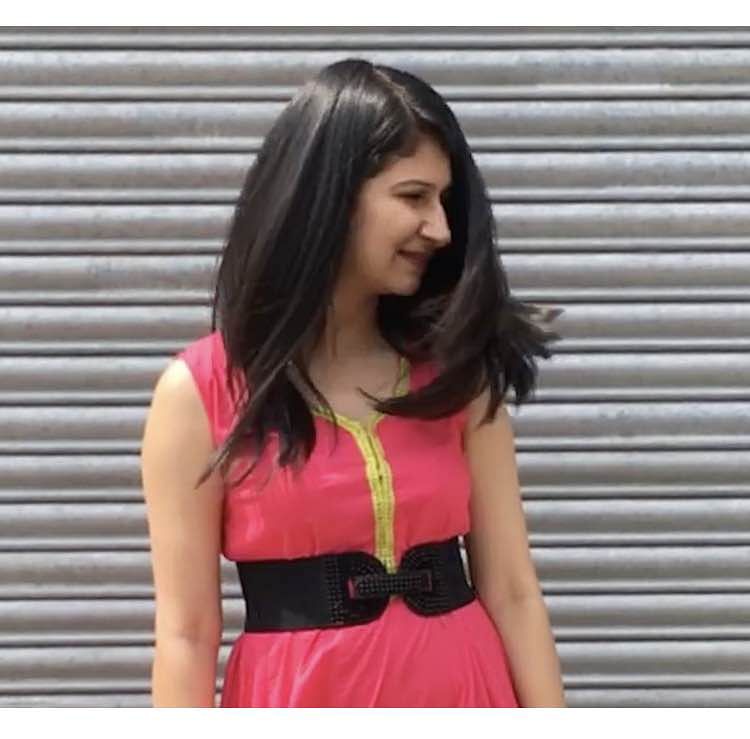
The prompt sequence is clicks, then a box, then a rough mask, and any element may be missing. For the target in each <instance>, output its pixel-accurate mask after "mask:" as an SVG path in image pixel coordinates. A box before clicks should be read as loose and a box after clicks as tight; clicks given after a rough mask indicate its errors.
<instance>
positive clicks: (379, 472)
mask: <svg viewBox="0 0 750 739" xmlns="http://www.w3.org/2000/svg"><path fill="white" fill-rule="evenodd" d="M494 240H495V230H494V222H493V218H492V212H491V206H490V202H489V199H488V196H487V192H486V187H485V185H484V183H483V180H482V178H481V175H480V173H479V171H478V169H477V167H476V165H475V163H474V160H473V158H472V155H471V152H470V150H469V147H468V145H467V143H466V140H465V138H464V135H463V133H462V131H461V128H460V126H459V124H458V122H457V121H456V119H455V117H454V115H453V114H452V112H451V111H450V109H449V108H448V106H447V105H446V103H445V102H444V100H443V99H442V98H441V97H440V96H439V95H438V94H437V93H436V92H435V91H434V90H433V89H432V88H431V87H430V86H429V85H427V84H426V83H425V82H424V81H422V80H420V79H418V78H416V77H414V76H412V75H410V74H407V73H405V72H402V71H398V70H395V69H392V68H389V67H385V66H379V65H373V64H371V63H369V62H368V61H365V60H361V59H346V60H343V61H340V62H337V63H335V64H332V65H330V66H328V67H326V68H324V69H323V70H321V71H320V73H319V74H318V75H317V76H316V77H315V78H314V79H313V80H311V81H310V82H309V83H308V84H306V85H305V86H304V87H303V88H302V89H301V90H300V91H299V92H298V94H297V95H296V96H295V97H294V98H293V99H292V101H291V102H290V103H289V104H288V106H287V107H286V108H285V109H284V110H283V112H282V113H281V115H280V117H279V118H278V120H277V121H276V122H275V123H274V125H273V127H272V128H271V130H270V131H269V133H268V135H267V136H266V138H265V140H264V142H263V145H262V147H261V149H260V151H259V153H258V156H257V158H256V161H255V162H254V163H253V165H252V166H251V167H250V169H249V172H248V174H247V178H246V180H245V182H244V185H243V188H242V191H241V193H240V197H239V201H238V204H237V206H236V209H235V212H234V215H233V219H232V223H231V228H230V230H229V233H228V237H227V240H226V244H225V248H224V250H223V254H222V258H221V262H220V265H219V269H218V273H217V277H216V291H215V296H214V303H213V316H212V332H211V333H210V334H207V335H205V336H203V337H201V338H200V339H198V340H196V341H194V342H192V343H191V344H190V345H188V346H187V347H185V349H184V350H183V351H181V352H180V353H179V354H178V355H177V356H176V357H175V361H173V362H171V363H170V365H169V366H168V367H167V369H166V370H165V371H164V372H163V374H162V375H161V377H160V378H159V380H158V382H157V384H156V388H155V390H154V396H153V400H152V403H151V407H150V410H149V414H148V419H147V422H146V427H145V432H144V437H143V446H142V476H143V486H144V495H145V500H146V505H147V514H148V523H149V532H150V538H151V553H152V566H153V574H154V584H155V591H156V619H155V636H156V645H155V656H154V662H153V674H152V679H153V681H152V695H153V702H154V705H157V706H167V705H169V706H178V705H179V706H213V705H214V687H215V677H216V663H217V651H218V648H219V645H220V638H221V631H222V612H221V592H220V576H219V560H220V556H219V555H220V554H221V553H223V554H224V555H225V556H226V557H227V558H228V559H230V560H233V561H235V562H237V569H238V575H239V578H240V583H241V585H242V589H243V596H244V598H245V607H246V622H245V630H244V632H243V633H242V634H241V635H240V636H239V637H238V638H237V640H236V641H235V642H234V645H233V648H232V652H231V654H230V657H229V661H228V663H227V668H226V674H225V676H224V684H223V691H222V697H221V706H226V707H230V706H318V707H320V706H477V707H478V706H517V705H521V706H562V705H564V702H563V689H562V683H561V678H560V669H559V662H558V658H557V654H556V651H555V644H554V639H553V636H552V633H551V629H550V625H549V619H548V615H547V611H546V609H545V605H544V602H543V599H542V596H541V592H540V588H539V584H538V580H537V577H536V574H535V570H534V566H533V564H532V561H531V558H530V555H529V548H528V542H527V532H526V528H525V522H524V516H523V511H522V506H521V497H520V493H519V485H518V478H517V471H516V464H515V456H514V441H513V435H512V430H511V425H510V420H509V416H508V413H507V411H506V410H505V407H504V405H503V399H504V397H505V395H506V393H507V391H508V390H509V388H510V387H511V386H512V387H513V388H514V390H515V394H516V403H517V404H520V403H521V402H522V401H523V400H525V399H526V398H527V396H528V395H529V393H530V392H531V391H532V390H533V388H534V385H535V377H536V364H535V359H534V358H535V356H543V357H549V356H550V351H549V349H548V348H547V346H546V343H547V342H549V341H551V340H554V339H556V338H559V337H558V336H557V334H554V333H552V332H549V331H547V330H545V329H543V328H542V327H541V325H540V324H539V322H536V321H533V320H531V316H532V310H531V308H530V307H529V306H526V305H524V304H522V303H519V302H517V301H515V300H514V299H512V298H511V296H510V294H509V290H508V286H507V281H506V277H505V274H504V272H503V270H502V267H501V265H500V263H499V261H498V258H497V255H496V252H495V249H494ZM217 318H218V320H217ZM217 325H218V326H219V328H218V329H217ZM339 431H343V432H344V433H341V434H339ZM239 466H241V467H244V468H245V469H244V470H242V472H243V474H240V475H235V474H234V473H233V471H234V470H235V469H236V468H237V467H239ZM461 535H464V537H463V538H464V541H465V544H466V551H467V555H468V560H469V575H470V577H471V584H468V583H467V581H466V579H465V573H464V570H463V567H462V565H461V559H460V552H459V549H458V541H459V540H458V537H459V536H461Z"/></svg>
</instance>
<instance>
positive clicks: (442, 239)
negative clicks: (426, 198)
mask: <svg viewBox="0 0 750 739" xmlns="http://www.w3.org/2000/svg"><path fill="white" fill-rule="evenodd" d="M420 233H421V235H422V236H423V237H424V238H425V239H429V240H430V241H432V242H434V243H435V246H436V248H438V249H439V248H440V247H443V246H447V245H448V244H450V241H451V230H450V227H449V226H448V217H447V216H446V214H445V209H444V208H443V206H442V204H441V203H438V204H437V205H435V206H434V207H433V208H431V209H430V213H429V216H428V217H427V218H426V219H425V220H424V221H423V222H422V227H421V229H420Z"/></svg>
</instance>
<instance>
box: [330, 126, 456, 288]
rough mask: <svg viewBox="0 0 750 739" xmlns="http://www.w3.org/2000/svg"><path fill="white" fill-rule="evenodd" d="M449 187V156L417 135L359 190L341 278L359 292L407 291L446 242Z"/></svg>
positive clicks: (432, 140)
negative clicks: (412, 145) (409, 150)
mask: <svg viewBox="0 0 750 739" xmlns="http://www.w3.org/2000/svg"><path fill="white" fill-rule="evenodd" d="M450 185H451V169H450V162H449V159H448V156H447V155H446V154H445V152H444V151H443V149H441V148H440V145H439V144H438V143H437V141H435V139H433V138H431V137H429V136H422V137H421V138H420V140H419V143H418V146H417V148H416V150H415V151H414V153H413V154H412V155H410V156H407V157H401V158H397V159H394V160H393V161H392V162H391V163H390V164H389V165H388V166H386V167H385V168H384V169H383V170H382V171H381V172H380V173H378V174H377V175H376V176H375V177H373V178H371V179H369V180H366V181H365V183H364V185H363V187H362V189H361V191H360V194H359V198H358V200H357V203H356V206H355V210H354V214H353V217H352V226H351V233H350V240H349V244H348V248H347V252H346V255H345V257H344V262H343V266H342V279H343V280H346V281H347V284H349V285H350V286H355V289H356V290H357V291H358V292H360V293H361V291H365V292H367V293H370V294H374V295H382V294H386V293H397V294H411V293H413V292H414V291H416V289H417V288H418V287H419V283H420V282H421V279H422V275H423V273H424V270H425V268H426V266H427V262H428V261H429V259H430V257H431V256H432V255H433V254H434V252H435V251H436V250H437V249H441V248H443V247H445V246H447V245H448V244H449V243H450V239H451V233H450V230H449V228H448V220H447V216H446V214H445V210H444V204H445V202H446V200H447V196H448V194H447V192H446V191H447V189H448V188H449V187H450Z"/></svg>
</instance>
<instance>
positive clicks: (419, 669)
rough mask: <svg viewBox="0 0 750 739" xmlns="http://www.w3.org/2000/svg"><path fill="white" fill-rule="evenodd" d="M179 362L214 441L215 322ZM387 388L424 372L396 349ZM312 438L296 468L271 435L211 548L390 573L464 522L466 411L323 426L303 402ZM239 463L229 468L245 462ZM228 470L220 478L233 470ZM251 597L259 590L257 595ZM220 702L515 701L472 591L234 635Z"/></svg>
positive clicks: (232, 495)
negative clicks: (442, 602)
mask: <svg viewBox="0 0 750 739" xmlns="http://www.w3.org/2000/svg"><path fill="white" fill-rule="evenodd" d="M175 356H176V357H177V358H180V359H182V360H183V361H184V362H185V363H186V364H187V366H188V367H189V369H190V371H191V373H192V376H193V378H194V381H195V383H196V385H197V388H198V390H199V392H200V395H201V398H202V400H203V404H204V407H205V411H206V413H207V415H208V419H209V421H210V425H211V431H212V435H213V442H214V444H215V445H216V446H217V447H218V446H219V445H220V444H221V443H222V441H223V440H224V439H225V438H226V437H227V435H228V434H229V432H230V431H231V428H232V425H233V422H234V420H235V419H234V413H233V408H232V403H231V398H230V394H229V392H228V388H227V386H226V382H225V377H224V373H225V367H226V356H225V353H224V349H223V341H222V337H221V333H220V332H219V331H218V330H217V331H214V332H212V333H210V334H207V335H204V336H202V337H201V338H199V339H197V340H195V341H193V342H192V343H190V344H188V345H187V346H186V347H185V348H184V349H183V350H182V351H180V352H179V353H178V354H176V355H175ZM401 367H402V373H401V379H400V382H399V385H398V386H397V391H396V392H397V393H399V394H401V393H404V392H406V391H407V390H410V389H416V388H417V387H420V386H422V385H423V384H425V383H427V382H428V381H429V380H430V379H431V377H433V376H434V373H435V367H434V365H433V363H432V362H424V363H421V364H414V365H410V363H409V362H408V361H407V360H406V359H405V358H403V357H402V361H401ZM313 417H314V419H315V424H316V432H317V441H316V446H315V449H314V451H313V453H312V455H311V457H310V459H309V460H308V461H307V462H306V464H305V465H304V466H303V467H302V468H301V469H300V470H297V471H292V470H290V469H288V468H275V467H274V466H273V462H274V460H275V455H276V453H277V452H278V448H279V440H278V437H277V435H276V434H275V433H274V434H272V436H271V441H270V443H269V444H268V445H267V447H266V449H265V451H264V454H263V456H262V457H261V461H260V463H259V464H258V467H257V468H256V469H255V470H254V471H253V473H252V474H251V475H249V476H248V477H247V478H245V480H244V481H243V482H242V484H241V485H239V486H235V487H231V488H229V487H227V488H226V490H225V497H224V510H223V534H222V553H223V555H224V557H226V558H227V559H229V560H232V561H238V560H251V559H276V558H295V557H304V556H310V555H317V554H325V553H335V552H343V551H348V550H364V551H366V552H370V553H372V554H374V555H375V556H376V557H378V558H379V559H380V560H381V561H382V562H383V564H384V565H385V566H386V569H387V570H388V571H389V572H392V571H394V570H395V569H396V568H397V566H398V563H399V561H400V559H401V555H402V553H403V552H404V551H405V550H407V549H409V548H410V547H412V546H416V545H418V544H423V543H426V542H431V541H438V540H444V539H448V538H450V537H452V536H455V535H462V534H465V533H467V532H468V531H469V530H470V520H469V492H470V489H471V482H470V475H469V471H468V466H467V463H466V458H465V456H464V452H463V446H462V437H461V434H462V429H463V425H464V423H465V420H466V410H465V409H464V410H463V411H461V412H460V413H457V414H455V415H453V416H450V417H447V418H444V419H438V420H433V421H425V420H421V419H406V418H398V417H396V416H387V415H381V414H376V413H373V414H371V416H370V417H369V418H368V419H366V421H361V422H357V421H355V420H353V419H348V418H346V417H344V416H341V415H339V414H337V415H336V418H337V420H338V423H339V430H338V431H339V433H338V444H334V441H335V439H334V433H333V432H334V425H333V422H332V420H331V419H330V418H329V417H327V416H326V415H325V413H324V412H323V411H322V410H319V409H315V411H314V414H313ZM246 469H247V468H246V467H242V468H241V469H240V471H239V472H240V474H242V473H244V472H245V471H246ZM233 470H234V467H232V469H231V470H230V477H231V479H236V478H237V477H239V476H240V474H235V473H234V472H233ZM261 597H262V594H261ZM220 705H221V707H225V708H229V707H467V708H468V707H517V706H518V702H517V699H516V695H515V692H514V688H513V684H512V680H511V676H510V672H509V667H508V662H507V657H506V651H505V648H504V644H503V640H502V636H501V634H500V633H499V631H498V629H497V628H496V626H495V624H494V622H493V621H492V619H491V617H490V616H489V614H488V612H487V610H486V609H485V607H484V605H483V604H482V603H481V601H480V599H479V598H478V597H477V598H475V599H474V600H473V601H472V602H471V603H469V604H467V605H465V606H462V607H460V608H458V609H456V610H454V611H451V612H449V613H445V614H440V615H434V616H421V615H418V614H416V613H414V612H413V611H411V610H410V609H409V607H408V606H407V605H406V604H405V602H404V601H403V600H402V599H401V598H400V597H399V596H392V597H391V599H390V601H389V604H388V606H387V607H386V609H385V611H384V612H383V614H382V616H381V617H380V618H378V619H376V620H375V621H371V622H369V623H366V624H358V625H355V626H344V627H333V628H331V627H328V628H323V629H303V630H298V631H282V632H261V633H259V632H254V633H245V632H242V633H240V635H239V636H238V637H237V638H236V640H235V641H234V643H233V646H232V650H231V652H230V655H229V659H228V660H227V664H226V669H225V675H224V682H223V688H222V694H221V704H220Z"/></svg>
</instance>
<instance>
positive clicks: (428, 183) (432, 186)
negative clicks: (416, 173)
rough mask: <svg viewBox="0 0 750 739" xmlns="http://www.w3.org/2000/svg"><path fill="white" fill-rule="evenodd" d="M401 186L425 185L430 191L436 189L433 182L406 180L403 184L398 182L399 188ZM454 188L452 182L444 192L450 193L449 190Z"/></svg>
mask: <svg viewBox="0 0 750 739" xmlns="http://www.w3.org/2000/svg"><path fill="white" fill-rule="evenodd" d="M400 185H423V186H424V187H427V188H429V189H433V188H434V187H435V185H433V184H432V183H431V182H425V181H424V180H404V181H403V182H398V183H397V184H396V186H397V187H398V186H400ZM452 186H453V183H452V182H451V183H450V184H449V185H447V186H446V187H445V188H444V189H443V192H444V193H446V192H448V190H450V189H451V187H452Z"/></svg>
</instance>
